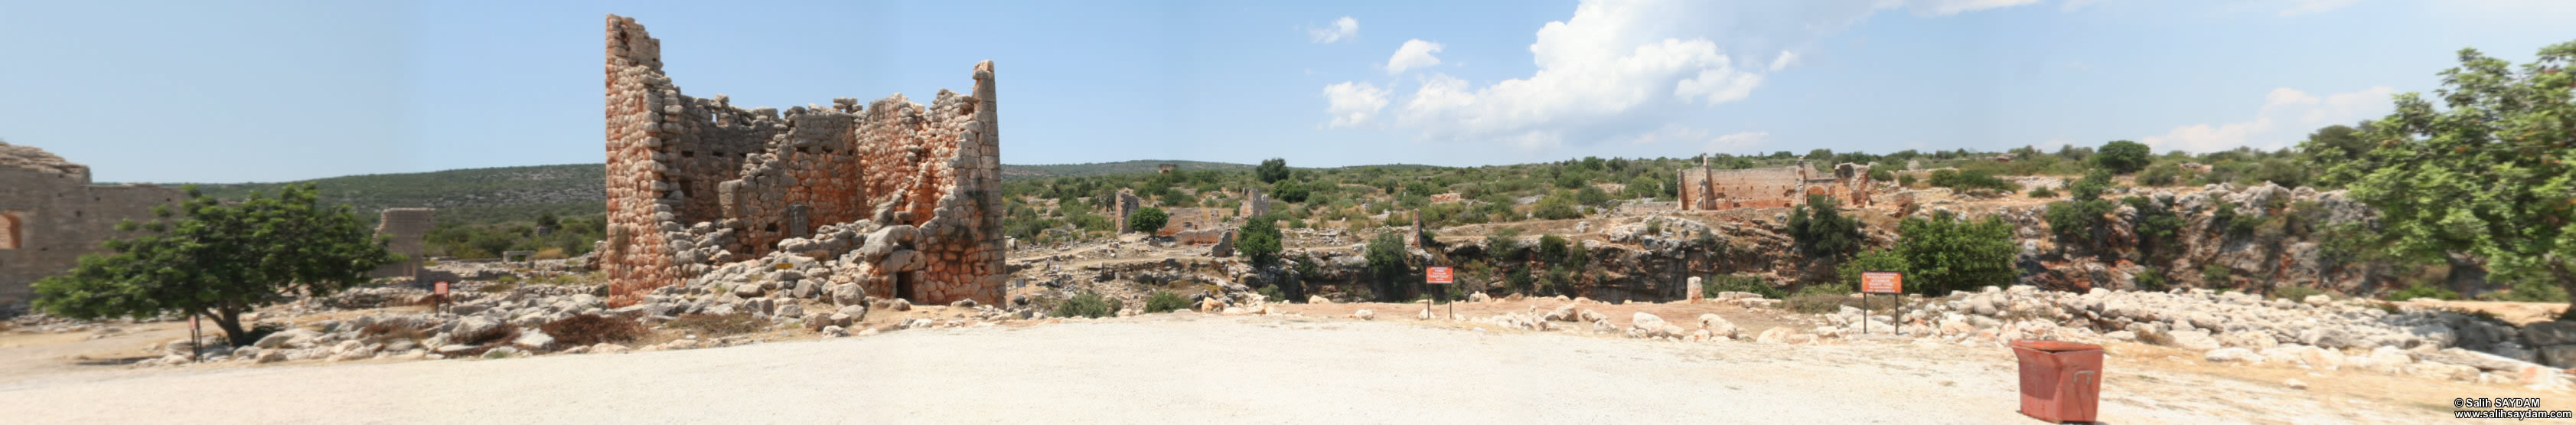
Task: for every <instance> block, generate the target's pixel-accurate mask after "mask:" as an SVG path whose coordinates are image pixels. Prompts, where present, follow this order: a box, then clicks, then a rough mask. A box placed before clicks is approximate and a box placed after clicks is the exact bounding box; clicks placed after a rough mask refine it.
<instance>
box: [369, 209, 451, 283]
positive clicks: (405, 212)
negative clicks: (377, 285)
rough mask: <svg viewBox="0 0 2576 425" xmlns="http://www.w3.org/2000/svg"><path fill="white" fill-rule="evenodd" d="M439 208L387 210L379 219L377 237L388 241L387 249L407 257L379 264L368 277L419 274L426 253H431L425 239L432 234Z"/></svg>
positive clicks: (414, 275) (413, 275)
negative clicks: (434, 217) (434, 216)
mask: <svg viewBox="0 0 2576 425" xmlns="http://www.w3.org/2000/svg"><path fill="white" fill-rule="evenodd" d="M436 211H437V210H432V209H428V208H393V209H387V210H385V211H384V212H383V213H382V214H383V215H382V216H381V217H382V218H383V219H382V220H377V221H376V237H377V238H381V239H384V240H386V242H387V244H386V246H385V249H386V250H388V251H393V252H394V253H395V254H402V255H403V257H404V259H403V261H401V262H397V263H391V264H386V265H384V266H381V267H377V268H376V270H375V271H373V272H368V273H367V277H377V278H382V277H403V278H409V277H417V276H418V275H419V273H420V265H421V261H422V260H424V258H423V257H422V255H423V254H426V253H428V252H429V250H428V247H427V246H426V244H425V243H423V240H422V239H423V238H425V237H427V236H428V235H429V229H430V227H431V226H432V225H433V224H435V223H434V222H433V221H432V217H433V215H434V213H435V212H436Z"/></svg>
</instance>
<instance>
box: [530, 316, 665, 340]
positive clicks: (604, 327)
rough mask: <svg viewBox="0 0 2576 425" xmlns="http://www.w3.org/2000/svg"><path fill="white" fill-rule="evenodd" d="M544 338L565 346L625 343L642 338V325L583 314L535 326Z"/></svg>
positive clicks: (643, 331) (643, 330)
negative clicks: (543, 334)
mask: <svg viewBox="0 0 2576 425" xmlns="http://www.w3.org/2000/svg"><path fill="white" fill-rule="evenodd" d="M537 330H541V331H545V332H546V336H551V337H554V338H555V342H556V343H560V344H563V345H565V346H587V345H592V344H598V343H603V342H627V341H634V340H636V339H637V338H642V337H643V336H644V333H645V329H644V324H643V323H637V322H636V321H633V320H626V319H619V318H611V317H602V316H600V315H596V314H583V315H578V316H573V317H566V318H563V319H562V320H556V321H552V322H546V324H544V325H540V326H537Z"/></svg>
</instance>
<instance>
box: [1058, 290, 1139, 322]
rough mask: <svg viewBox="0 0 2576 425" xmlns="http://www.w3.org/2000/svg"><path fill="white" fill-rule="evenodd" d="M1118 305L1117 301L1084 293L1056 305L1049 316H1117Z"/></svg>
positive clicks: (1095, 294)
mask: <svg viewBox="0 0 2576 425" xmlns="http://www.w3.org/2000/svg"><path fill="white" fill-rule="evenodd" d="M1119 304H1123V303H1121V302H1119V301H1118V300H1112V299H1104V298H1101V297H1100V294H1097V293H1090V292H1084V293H1082V294H1081V295H1075V296H1073V298H1067V299H1065V300H1064V301H1062V302H1058V303H1056V304H1055V312H1054V313H1049V315H1052V316H1055V317H1089V318H1094V319H1098V318H1102V317H1110V316H1116V315H1118V307H1119Z"/></svg>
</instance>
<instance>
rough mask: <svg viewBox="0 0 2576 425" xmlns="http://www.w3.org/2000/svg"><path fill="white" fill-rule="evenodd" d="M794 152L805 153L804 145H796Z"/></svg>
mask: <svg viewBox="0 0 2576 425" xmlns="http://www.w3.org/2000/svg"><path fill="white" fill-rule="evenodd" d="M796 153H806V152H805V147H804V146H797V147H796Z"/></svg>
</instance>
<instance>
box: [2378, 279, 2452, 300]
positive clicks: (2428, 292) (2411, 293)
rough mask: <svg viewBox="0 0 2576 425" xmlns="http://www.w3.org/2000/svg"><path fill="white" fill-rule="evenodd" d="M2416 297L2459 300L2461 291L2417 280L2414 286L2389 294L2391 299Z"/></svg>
mask: <svg viewBox="0 0 2576 425" xmlns="http://www.w3.org/2000/svg"><path fill="white" fill-rule="evenodd" d="M2416 298H2433V299H2439V300H2459V299H2460V293H2458V292H2451V290H2449V289H2442V287H2438V286H2432V285H2426V284H2424V283H2423V282H2416V283H2415V285H2414V286H2408V287H2406V289H2401V290H2398V291H2397V292H2393V293H2389V294H2388V300H2389V301H2406V300H2411V299H2416Z"/></svg>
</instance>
